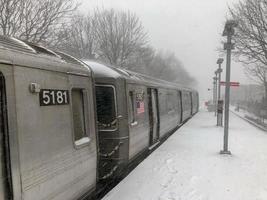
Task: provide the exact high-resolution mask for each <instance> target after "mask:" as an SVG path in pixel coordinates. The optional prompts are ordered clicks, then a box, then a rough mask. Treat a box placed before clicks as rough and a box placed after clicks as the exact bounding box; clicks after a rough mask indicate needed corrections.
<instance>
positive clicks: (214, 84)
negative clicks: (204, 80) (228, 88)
mask: <svg viewBox="0 0 267 200" xmlns="http://www.w3.org/2000/svg"><path fill="white" fill-rule="evenodd" d="M212 79H213V100H212V102H213V107H214V108H215V101H216V97H215V95H216V93H215V92H216V91H215V90H216V81H215V80H216V77H215V76H214V77H213V78H212Z"/></svg>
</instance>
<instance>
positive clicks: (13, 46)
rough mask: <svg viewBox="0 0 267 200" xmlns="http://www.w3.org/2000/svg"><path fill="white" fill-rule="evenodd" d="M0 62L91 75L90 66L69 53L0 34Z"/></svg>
mask: <svg viewBox="0 0 267 200" xmlns="http://www.w3.org/2000/svg"><path fill="white" fill-rule="evenodd" d="M0 63H7V64H13V65H18V66H24V67H31V68H37V69H44V70H49V71H58V72H64V73H70V74H78V75H85V76H91V70H90V68H88V66H87V65H85V64H84V63H83V62H81V61H79V60H78V59H76V58H74V57H72V56H70V55H67V54H65V53H63V52H57V51H52V50H50V49H47V48H45V47H43V46H41V45H37V44H34V43H31V42H27V41H22V40H19V39H16V38H14V37H7V36H1V35H0Z"/></svg>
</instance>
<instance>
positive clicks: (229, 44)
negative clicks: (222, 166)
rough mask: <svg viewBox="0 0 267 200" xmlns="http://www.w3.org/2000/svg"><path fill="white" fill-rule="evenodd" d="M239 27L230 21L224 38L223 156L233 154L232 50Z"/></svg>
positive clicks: (225, 27)
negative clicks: (230, 136)
mask: <svg viewBox="0 0 267 200" xmlns="http://www.w3.org/2000/svg"><path fill="white" fill-rule="evenodd" d="M236 26H237V22H236V21H235V20H228V21H227V22H226V23H225V26H224V31H223V36H227V43H225V44H224V49H225V50H227V56H226V58H227V59H226V79H225V111H224V137H223V138H224V140H223V150H222V151H221V152H220V153H221V154H231V152H230V151H229V150H228V128H229V127H228V126H229V99H230V73H231V50H232V49H233V48H234V45H233V43H232V41H231V40H232V36H233V35H234V32H235V31H234V27H236Z"/></svg>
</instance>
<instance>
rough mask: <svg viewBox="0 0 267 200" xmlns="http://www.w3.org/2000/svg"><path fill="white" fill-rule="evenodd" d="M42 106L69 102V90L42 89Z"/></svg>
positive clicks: (40, 96)
mask: <svg viewBox="0 0 267 200" xmlns="http://www.w3.org/2000/svg"><path fill="white" fill-rule="evenodd" d="M39 98H40V106H51V105H66V104H69V91H68V90H53V89H41V90H40V93H39Z"/></svg>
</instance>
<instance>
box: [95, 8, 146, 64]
mask: <svg viewBox="0 0 267 200" xmlns="http://www.w3.org/2000/svg"><path fill="white" fill-rule="evenodd" d="M94 18H95V20H96V27H95V28H96V37H97V40H98V42H99V49H98V54H99V57H100V58H102V59H104V60H106V61H107V62H109V63H110V64H113V65H117V66H120V67H126V66H127V65H129V64H130V61H131V58H132V57H134V56H135V54H136V52H137V51H138V50H139V49H140V48H142V47H144V46H145V44H146V42H147V41H146V38H147V34H146V33H145V32H144V27H143V25H142V23H141V22H140V20H139V18H138V17H137V16H136V15H135V14H133V13H131V12H129V11H128V12H121V11H115V10H113V9H111V10H101V11H100V10H95V16H94Z"/></svg>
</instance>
